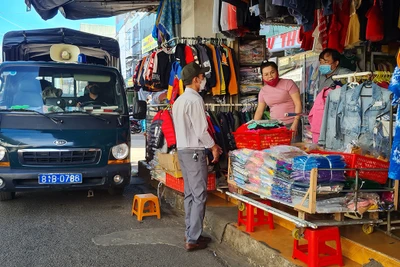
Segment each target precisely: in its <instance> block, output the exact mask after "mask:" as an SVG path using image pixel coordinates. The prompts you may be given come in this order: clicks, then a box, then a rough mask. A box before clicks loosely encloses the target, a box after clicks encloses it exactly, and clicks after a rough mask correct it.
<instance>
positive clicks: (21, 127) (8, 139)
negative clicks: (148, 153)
mask: <svg viewBox="0 0 400 267" xmlns="http://www.w3.org/2000/svg"><path fill="white" fill-rule="evenodd" d="M44 31H46V30H41V31H31V32H29V31H24V32H23V33H21V32H11V33H10V34H8V35H7V34H6V35H5V37H4V41H3V53H4V56H5V62H4V63H2V64H1V65H0V200H9V199H12V198H14V196H15V192H19V191H46V190H75V189H76V190H78V189H80V190H92V189H108V190H109V192H110V193H112V194H121V193H122V192H123V189H124V187H125V186H126V185H127V184H129V182H130V175H131V164H130V142H131V140H130V130H129V110H128V107H127V101H126V95H125V89H124V83H123V78H122V76H121V74H120V72H119V71H118V69H117V68H115V67H113V66H110V65H112V64H114V65H115V66H118V59H117V58H116V57H115V56H116V55H117V54H116V53H115V52H116V51H117V47H118V43H117V41H115V40H113V39H111V38H106V37H99V36H96V35H92V34H87V33H81V32H78V31H73V30H68V29H62V30H54V29H52V31H49V32H47V35H46V33H45V32H44ZM60 33H62V39H63V40H64V43H63V42H60V41H62V40H61V39H59V38H58V37H60V36H59V34H60ZM68 34H71V35H74V34H75V35H76V36H75V37H76V38H71V39H68V38H67V37H68ZM19 35H20V36H21V37H20V40H19V39H18V38H19ZM38 35H41V36H42V38H38ZM33 36H35V37H33ZM52 37H54V38H52ZM89 37H91V38H89ZM96 38H97V39H96ZM104 38H106V39H104ZM86 39H87V40H89V41H87V43H86V44H85V43H84V42H83V41H82V40H86ZM108 39H111V40H108ZM29 40H34V41H35V42H34V43H33V42H29ZM49 40H52V41H51V42H50V41H49ZM65 40H69V41H67V42H66V41H65ZM99 40H103V43H100V44H99ZM104 40H106V41H108V44H109V45H108V46H107V45H106V43H105V42H104ZM41 42H42V43H44V44H43V46H40V43H41ZM74 42H75V43H76V42H77V43H79V45H78V46H75V44H74ZM64 44H65V45H66V46H65V49H64V48H63V47H64V46H63V45H64ZM110 44H112V45H110ZM115 44H116V45H115ZM53 45H56V49H53V48H54V46H53ZM101 45H103V46H102V47H100V46H101ZM71 46H75V47H74V49H75V50H74V49H72V50H74V51H76V48H78V50H77V51H79V55H74V54H73V52H71V51H72V50H71ZM104 48H106V49H104ZM46 49H47V50H46ZM63 49H64V50H63ZM118 49H119V48H118ZM50 50H53V52H54V51H56V53H55V55H54V53H53V54H51V52H50ZM83 51H85V52H86V53H82V52H83ZM65 53H67V54H68V53H69V54H68V55H67V56H65ZM71 53H72V55H71ZM113 53H114V54H113ZM118 53H119V50H118ZM78 56H79V57H84V58H86V59H87V61H86V63H77V60H70V59H71V58H75V59H77V58H78ZM63 59H66V60H65V61H64V62H63Z"/></svg>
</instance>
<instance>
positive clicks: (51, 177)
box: [38, 173, 82, 184]
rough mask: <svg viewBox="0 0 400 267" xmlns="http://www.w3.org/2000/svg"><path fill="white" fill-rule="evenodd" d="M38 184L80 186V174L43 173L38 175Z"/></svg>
mask: <svg viewBox="0 0 400 267" xmlns="http://www.w3.org/2000/svg"><path fill="white" fill-rule="evenodd" d="M38 179H39V184H81V183H82V174H81V173H44V174H39V178H38Z"/></svg>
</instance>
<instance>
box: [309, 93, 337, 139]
mask: <svg viewBox="0 0 400 267" xmlns="http://www.w3.org/2000/svg"><path fill="white" fill-rule="evenodd" d="M330 91H332V89H331V88H330V87H328V88H324V89H322V91H321V92H320V93H319V94H318V95H317V98H316V99H315V101H314V104H313V107H312V108H311V110H310V114H309V115H308V121H309V122H310V125H311V132H312V141H313V143H315V144H317V143H318V139H319V134H320V132H321V125H322V119H323V115H324V108H325V102H326V98H327V97H328V94H329V92H330Z"/></svg>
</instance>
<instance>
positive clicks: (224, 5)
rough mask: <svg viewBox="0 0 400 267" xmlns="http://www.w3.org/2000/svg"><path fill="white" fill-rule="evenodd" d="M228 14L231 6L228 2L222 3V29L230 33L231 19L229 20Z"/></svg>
mask: <svg viewBox="0 0 400 267" xmlns="http://www.w3.org/2000/svg"><path fill="white" fill-rule="evenodd" d="M228 13H229V4H228V3H226V2H222V6H221V16H220V21H219V23H220V25H221V29H222V30H223V31H228V30H229V19H228V16H229V15H228Z"/></svg>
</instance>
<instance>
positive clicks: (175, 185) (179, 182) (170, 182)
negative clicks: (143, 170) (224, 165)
mask: <svg viewBox="0 0 400 267" xmlns="http://www.w3.org/2000/svg"><path fill="white" fill-rule="evenodd" d="M165 185H166V186H167V187H169V188H172V189H174V190H176V191H179V192H181V193H183V192H184V182H183V179H182V177H178V178H176V177H174V176H172V175H171V174H169V173H166V175H165ZM215 189H217V184H216V176H215V172H211V173H209V174H208V180H207V191H214V190H215Z"/></svg>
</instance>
